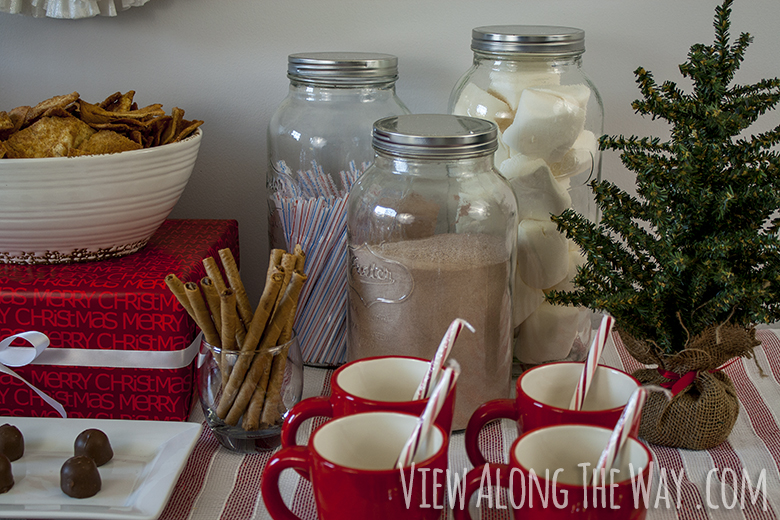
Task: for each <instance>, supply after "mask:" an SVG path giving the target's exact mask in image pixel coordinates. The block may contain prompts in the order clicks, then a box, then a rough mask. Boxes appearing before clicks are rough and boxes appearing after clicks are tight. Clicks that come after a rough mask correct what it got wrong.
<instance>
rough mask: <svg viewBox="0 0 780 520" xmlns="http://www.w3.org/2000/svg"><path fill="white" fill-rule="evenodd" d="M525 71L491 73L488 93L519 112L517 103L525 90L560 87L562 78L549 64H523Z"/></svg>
mask: <svg viewBox="0 0 780 520" xmlns="http://www.w3.org/2000/svg"><path fill="white" fill-rule="evenodd" d="M523 67H524V70H522V71H520V70H513V71H506V70H493V71H491V72H490V85H488V92H490V93H491V94H493V95H494V96H496V97H497V98H499V99H502V100H504V101H506V103H507V105H509V107H510V108H511V109H512V111H515V110H517V102H518V100H519V99H520V94H521V93H522V92H523V90H525V89H527V88H530V87H546V86H555V85H560V83H561V76H560V74H558V73H556V72H555V71H554V70H553V69H552V68H551V67H549V66H548V65H547V64H544V63H540V64H538V66H534V65H533V64H531V63H526V64H523Z"/></svg>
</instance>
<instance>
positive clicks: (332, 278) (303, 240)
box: [273, 161, 366, 365]
mask: <svg viewBox="0 0 780 520" xmlns="http://www.w3.org/2000/svg"><path fill="white" fill-rule="evenodd" d="M362 166H363V168H365V167H366V165H365V164H364V165H362ZM278 167H279V169H280V171H282V172H283V173H285V174H286V176H289V178H287V177H286V176H283V181H282V183H281V187H280V189H278V191H277V192H276V193H274V194H273V201H274V203H275V204H276V207H277V208H279V218H280V221H281V222H280V224H281V226H282V231H283V234H284V238H285V241H286V242H287V248H288V249H290V248H291V247H292V246H293V245H294V244H300V245H301V247H302V248H303V250H304V251H305V252H306V265H305V267H304V270H305V271H306V274H307V276H308V278H307V281H306V284H304V287H303V290H302V292H301V296H300V299H299V304H298V312H297V314H296V318H295V330H296V332H297V334H298V339H299V341H300V344H301V351H302V354H303V360H304V362H306V363H312V364H328V365H332V364H338V363H340V362H343V361H344V359H345V358H346V319H347V302H346V298H347V247H346V240H347V215H346V205H347V197H348V195H349V190H350V189H351V187H352V185H353V184H354V182H355V181H356V180H357V178H358V177H359V176H360V174H361V170H358V168H357V167H356V165H355V163H354V161H352V162H350V163H349V170H345V171H341V172H339V174H338V175H339V177H340V180H341V182H342V189H339V188H338V187H337V186H336V184H335V182H334V180H333V179H332V178H331V176H330V175H328V174H326V173H325V172H324V170H323V169H322V167H321V166H320V165H318V164H317V163H316V162H314V161H313V162H312V167H311V169H309V170H306V171H299V172H298V174H297V176H294V175H293V174H292V172H291V171H290V168H289V167H288V166H287V165H286V164H284V163H281V164H279V165H278ZM296 180H297V182H296Z"/></svg>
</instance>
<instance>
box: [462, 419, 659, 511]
mask: <svg viewBox="0 0 780 520" xmlns="http://www.w3.org/2000/svg"><path fill="white" fill-rule="evenodd" d="M611 435H612V429H610V428H603V427H601V426H593V425H587V424H563V425H556V426H547V427H543V428H537V429H535V430H531V431H528V432H527V433H524V434H523V435H521V436H520V437H518V438H517V439H515V441H514V442H513V443H512V448H511V449H510V450H509V464H490V463H487V464H483V465H480V466H477V467H475V468H474V469H472V470H471V471H469V472H468V473H467V474H466V478H465V484H464V486H465V493H464V499H463V500H462V501H461V504H456V507H455V511H454V512H455V520H470V519H471V514H470V512H469V508H468V504H469V502H470V499H471V496H472V495H473V494H474V493H475V492H477V491H478V490H479V491H480V494H479V495H478V498H477V502H478V503H477V507H478V509H481V508H482V507H483V506H484V505H485V504H484V503H483V501H484V500H486V499H488V498H490V499H491V503H492V501H493V500H492V499H496V500H498V498H499V495H498V494H497V493H496V494H493V489H487V486H492V484H497V485H499V486H501V487H504V488H505V489H508V490H509V492H508V493H507V498H506V499H504V500H505V501H506V503H504V504H499V503H496V506H498V507H499V508H501V509H507V508H509V509H512V511H513V514H514V518H515V519H517V520H520V519H522V520H576V519H581V520H586V519H588V520H590V519H598V520H642V519H644V518H645V516H646V515H647V506H648V503H647V501H648V497H649V496H650V486H651V485H652V482H651V476H652V462H653V455H652V453H651V452H650V450H648V449H647V447H646V446H645V445H644V444H642V443H641V442H639V441H638V440H637V439H635V438H632V437H628V438H627V439H626V445H625V446H624V448H623V450H622V451H621V453H620V456H619V457H618V458H617V459H616V462H615V465H614V466H613V468H612V469H611V470H609V471H605V472H603V474H604V475H605V477H606V478H605V481H603V483H599V484H598V485H597V486H596V487H595V488H594V486H593V484H592V481H591V479H592V477H593V471H594V468H595V466H596V464H597V463H598V460H599V456H600V455H601V453H602V451H603V450H604V448H605V447H606V446H607V443H608V442H609V438H610V436H611ZM461 506H462V507H461Z"/></svg>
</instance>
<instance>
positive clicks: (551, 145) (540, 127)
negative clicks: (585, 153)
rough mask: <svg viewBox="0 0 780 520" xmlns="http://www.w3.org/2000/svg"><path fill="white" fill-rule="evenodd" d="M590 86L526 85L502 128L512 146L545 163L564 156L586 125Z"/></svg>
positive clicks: (557, 160) (509, 144) (506, 139)
mask: <svg viewBox="0 0 780 520" xmlns="http://www.w3.org/2000/svg"><path fill="white" fill-rule="evenodd" d="M588 96H590V90H589V89H588V87H586V86H585V85H560V86H557V87H549V88H527V89H525V90H523V93H522V94H521V95H520V100H519V102H518V107H517V113H516V114H515V119H514V121H513V122H512V124H511V125H510V126H509V128H507V129H506V130H504V142H505V143H506V144H507V146H509V147H510V148H511V149H513V150H516V151H518V152H520V153H522V154H524V155H528V156H530V157H535V158H540V159H544V160H545V161H546V162H548V163H554V162H559V161H561V160H563V157H564V155H565V154H566V152H568V151H569V148H571V147H572V145H573V144H574V141H576V139H577V137H578V136H579V135H580V133H581V132H582V131H583V129H584V128H585V112H586V108H585V107H586V105H587V101H588Z"/></svg>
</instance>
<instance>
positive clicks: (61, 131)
mask: <svg viewBox="0 0 780 520" xmlns="http://www.w3.org/2000/svg"><path fill="white" fill-rule="evenodd" d="M94 133H95V130H94V129H93V128H91V127H90V126H89V125H88V124H86V123H84V122H83V121H81V120H79V119H77V118H75V117H43V118H41V119H39V120H38V121H36V122H35V123H33V124H32V125H30V126H28V127H27V128H24V129H22V130H19V131H18V132H16V133H15V134H13V135H11V137H9V138H8V140H6V141H5V147H6V156H7V157H10V158H22V157H63V156H66V155H67V154H68V150H69V149H70V148H77V147H78V146H79V145H80V144H81V143H82V142H83V141H84V140H85V139H87V138H88V137H90V136H91V135H92V134H94Z"/></svg>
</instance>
